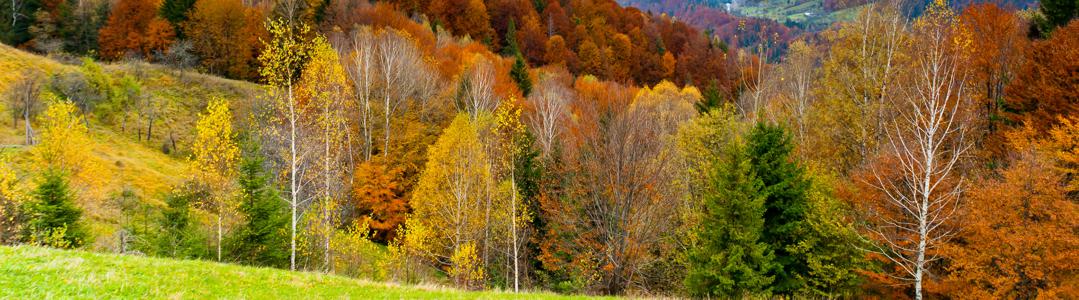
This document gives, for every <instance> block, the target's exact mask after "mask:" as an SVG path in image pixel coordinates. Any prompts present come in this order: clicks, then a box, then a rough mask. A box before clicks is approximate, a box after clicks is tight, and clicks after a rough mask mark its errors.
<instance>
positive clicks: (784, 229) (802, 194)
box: [747, 123, 809, 294]
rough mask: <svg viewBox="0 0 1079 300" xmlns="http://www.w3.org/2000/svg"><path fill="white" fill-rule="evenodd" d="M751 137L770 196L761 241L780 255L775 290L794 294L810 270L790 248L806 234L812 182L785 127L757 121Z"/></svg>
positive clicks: (750, 149)
mask: <svg viewBox="0 0 1079 300" xmlns="http://www.w3.org/2000/svg"><path fill="white" fill-rule="evenodd" d="M747 139H748V149H747V151H748V152H749V153H748V155H749V159H750V161H751V165H752V169H753V173H754V174H756V175H757V177H758V178H760V180H761V182H762V183H763V186H762V192H763V194H765V195H767V196H766V198H765V200H764V206H765V212H764V220H765V225H764V230H763V232H762V236H761V240H762V241H764V242H765V243H768V245H769V247H770V249H771V250H772V251H774V252H775V255H776V259H775V262H776V263H777V264H778V267H777V268H775V269H773V271H774V273H773V274H774V275H775V282H774V288H775V292H777V293H780V294H791V293H794V292H795V291H796V290H798V289H800V288H801V286H802V283H801V282H800V280H799V279H798V276H799V275H807V274H808V273H809V269H808V266H807V263H806V260H805V258H804V257H801V256H799V255H793V254H792V253H790V251H789V249H788V248H789V247H791V246H793V245H796V244H798V243H800V242H801V241H802V240H803V239H804V238H805V236H806V230H805V229H806V228H807V225H806V214H807V210H808V204H807V198H806V193H807V191H808V189H809V181H807V180H806V179H805V175H804V173H805V170H804V169H802V168H801V167H800V166H798V165H797V164H796V163H795V162H794V161H793V160H792V158H791V153H792V152H793V150H794V144H792V143H791V137H790V135H789V134H787V132H786V131H785V130H784V129H783V128H782V127H779V126H777V125H769V124H765V123H757V126H755V127H754V128H753V130H752V131H750V133H749V136H748V138H747Z"/></svg>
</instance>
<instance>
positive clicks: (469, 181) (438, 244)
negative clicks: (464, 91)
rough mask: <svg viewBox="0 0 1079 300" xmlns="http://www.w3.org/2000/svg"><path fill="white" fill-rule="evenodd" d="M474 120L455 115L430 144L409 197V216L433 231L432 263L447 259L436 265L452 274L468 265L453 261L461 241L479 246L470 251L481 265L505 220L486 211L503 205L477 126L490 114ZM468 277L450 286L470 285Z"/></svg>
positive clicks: (430, 240)
mask: <svg viewBox="0 0 1079 300" xmlns="http://www.w3.org/2000/svg"><path fill="white" fill-rule="evenodd" d="M478 119H481V120H475V121H474V120H472V119H471V118H470V117H469V115H467V114H458V115H457V117H456V118H454V120H453V123H451V124H450V126H449V128H447V129H446V130H445V131H444V132H443V134H442V136H441V137H439V139H438V141H437V142H435V144H434V145H433V146H431V148H430V149H429V152H428V160H427V166H426V169H424V171H423V173H422V174H421V175H420V179H419V183H418V184H417V186H416V189H415V191H414V192H413V196H412V201H411V204H412V208H413V215H412V220H414V221H416V222H418V223H420V224H422V225H423V227H425V228H430V229H431V230H432V231H431V232H430V239H429V240H428V241H425V242H426V243H428V244H429V245H430V247H431V248H430V249H431V254H432V256H433V257H434V258H435V260H436V261H442V262H448V265H443V266H440V267H446V269H447V270H448V271H450V273H451V275H452V273H454V272H458V271H454V270H462V268H466V267H467V268H471V266H462V265H457V263H458V262H459V260H455V259H453V257H454V256H459V255H462V252H461V251H463V250H462V247H466V245H473V246H472V247H479V248H480V249H478V250H475V249H474V250H475V251H479V255H480V256H481V257H482V258H483V261H481V263H482V267H486V265H487V262H488V260H487V258H488V254H489V252H490V251H491V250H492V249H491V248H492V247H495V246H494V245H493V244H494V241H495V240H497V237H499V236H504V235H500V234H498V233H497V232H496V230H499V229H501V230H503V231H504V230H505V227H504V226H502V224H506V223H507V221H508V220H506V219H508V218H505V214H502V213H499V212H497V211H492V210H490V208H492V207H503V205H502V204H503V203H500V201H502V200H504V199H502V198H503V197H498V196H496V194H497V192H496V190H495V182H494V179H493V176H492V175H491V169H492V166H491V163H490V161H489V160H488V155H487V152H486V151H485V148H484V145H483V143H482V142H481V140H480V136H479V128H480V126H479V125H477V124H479V123H483V122H490V119H491V117H490V115H489V114H486V113H484V114H481V116H480V117H479V118H478ZM485 120H486V121H485ZM468 262H469V263H471V261H468ZM470 272H471V271H470ZM469 274H472V273H469ZM480 274H482V273H480ZM470 276H472V275H469V276H465V277H459V278H454V279H455V284H457V285H458V286H462V287H474V286H473V283H474V282H473V281H472V280H471V279H472V277H470Z"/></svg>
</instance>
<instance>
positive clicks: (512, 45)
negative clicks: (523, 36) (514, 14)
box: [502, 18, 521, 55]
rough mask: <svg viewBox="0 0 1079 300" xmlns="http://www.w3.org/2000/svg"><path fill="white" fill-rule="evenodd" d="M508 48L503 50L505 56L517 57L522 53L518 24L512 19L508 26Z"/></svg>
mask: <svg viewBox="0 0 1079 300" xmlns="http://www.w3.org/2000/svg"><path fill="white" fill-rule="evenodd" d="M505 38H506V47H504V48H502V54H504V55H517V54H520V53H521V47H520V46H519V45H518V44H517V24H516V22H514V21H513V19H512V18H511V19H510V22H509V25H506V36H505Z"/></svg>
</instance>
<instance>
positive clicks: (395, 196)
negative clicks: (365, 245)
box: [352, 159, 408, 242]
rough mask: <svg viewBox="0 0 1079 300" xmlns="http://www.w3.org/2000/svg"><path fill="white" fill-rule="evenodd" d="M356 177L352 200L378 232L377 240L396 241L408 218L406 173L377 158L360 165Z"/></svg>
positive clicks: (376, 233) (376, 234) (375, 237)
mask: <svg viewBox="0 0 1079 300" xmlns="http://www.w3.org/2000/svg"><path fill="white" fill-rule="evenodd" d="M353 175H354V176H355V181H353V184H352V200H353V202H354V204H355V205H356V208H357V209H358V210H359V212H360V213H361V214H362V215H363V216H364V218H365V219H366V220H367V223H368V224H369V225H370V226H371V229H372V230H374V231H375V234H374V236H373V239H375V240H379V241H385V242H389V241H392V240H393V239H394V236H395V235H396V234H395V231H394V230H396V229H397V227H398V226H400V225H401V224H403V223H404V222H405V219H406V218H407V217H408V200H407V199H406V198H405V185H404V184H403V183H402V182H401V181H402V175H403V170H402V169H401V168H399V167H394V166H390V165H389V164H387V163H385V162H383V161H382V160H381V159H375V160H370V161H365V162H363V163H360V164H359V165H357V166H356V170H355V172H353Z"/></svg>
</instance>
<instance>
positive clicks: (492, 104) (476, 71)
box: [460, 57, 501, 119]
mask: <svg viewBox="0 0 1079 300" xmlns="http://www.w3.org/2000/svg"><path fill="white" fill-rule="evenodd" d="M494 85H495V71H494V66H493V65H491V62H490V61H488V60H487V59H486V58H482V57H477V58H476V62H475V63H474V64H472V67H471V68H470V70H469V73H468V79H467V82H465V84H464V85H463V87H464V88H465V91H464V92H465V97H464V103H462V105H463V107H461V108H460V110H462V111H465V112H467V113H468V115H469V116H471V117H472V118H473V119H475V118H476V116H477V115H479V113H480V112H483V111H486V112H492V111H494V110H495V109H497V108H498V105H499V102H501V99H498V97H497V96H496V95H495V94H494V90H493V89H494Z"/></svg>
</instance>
